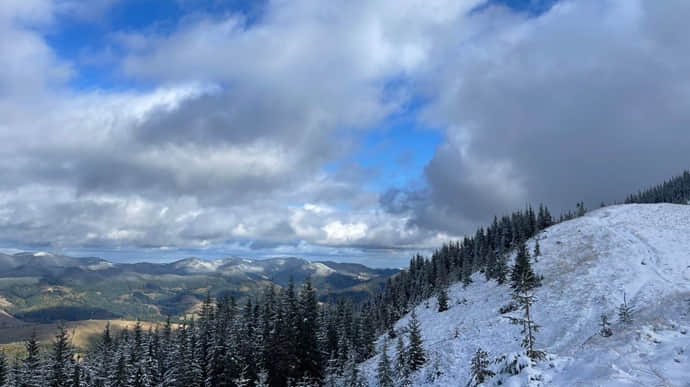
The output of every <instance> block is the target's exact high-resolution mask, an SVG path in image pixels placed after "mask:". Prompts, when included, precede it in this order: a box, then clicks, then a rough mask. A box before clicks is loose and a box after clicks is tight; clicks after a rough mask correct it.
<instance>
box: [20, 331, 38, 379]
mask: <svg viewBox="0 0 690 387" xmlns="http://www.w3.org/2000/svg"><path fill="white" fill-rule="evenodd" d="M24 349H25V350H26V357H25V358H24V361H23V362H22V365H21V369H20V374H19V376H20V377H21V379H22V386H25V387H42V386H43V385H44V384H43V374H44V368H43V363H42V361H41V353H40V351H41V350H40V345H39V343H38V340H36V330H34V331H33V332H32V333H31V337H29V339H28V340H27V341H26V343H24Z"/></svg>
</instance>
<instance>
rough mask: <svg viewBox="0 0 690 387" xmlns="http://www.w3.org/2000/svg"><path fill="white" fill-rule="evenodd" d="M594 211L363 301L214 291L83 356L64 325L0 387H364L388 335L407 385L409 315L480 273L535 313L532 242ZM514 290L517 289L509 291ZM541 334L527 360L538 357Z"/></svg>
mask: <svg viewBox="0 0 690 387" xmlns="http://www.w3.org/2000/svg"><path fill="white" fill-rule="evenodd" d="M688 182H690V174H689V173H688V172H685V173H684V174H683V175H682V176H681V177H678V178H675V179H672V180H671V181H669V182H666V183H664V184H663V185H660V186H658V187H654V188H652V189H650V190H648V191H644V192H640V193H638V194H636V195H631V196H630V197H629V198H628V199H627V201H629V202H646V201H656V200H659V201H665V200H669V201H673V202H682V201H687V199H686V198H687V196H688V195H690V190H688ZM584 213H585V208H584V203H578V204H577V210H576V211H575V212H569V213H567V214H564V215H561V216H560V218H557V219H556V218H553V217H552V215H551V213H550V211H549V209H548V208H547V207H546V206H543V205H540V206H539V208H538V209H537V210H536V211H535V210H534V209H533V208H532V207H527V208H526V209H524V210H521V211H516V212H514V213H512V214H511V215H506V216H503V217H500V218H498V217H496V218H494V219H493V222H492V223H491V224H490V225H489V226H488V227H482V228H479V229H478V230H477V231H476V232H475V233H474V235H472V236H468V237H465V238H464V239H462V240H460V241H453V242H448V243H446V244H444V245H443V246H442V247H441V248H439V249H438V250H436V251H435V252H434V253H433V254H432V255H431V257H429V258H426V257H424V256H421V255H416V256H414V257H413V258H412V259H411V260H410V265H409V267H408V268H407V269H406V270H402V271H400V273H398V274H397V275H395V276H393V277H391V278H389V279H388V280H387V282H386V284H385V286H383V288H382V289H381V291H379V292H378V293H376V294H375V295H374V296H372V297H370V298H369V299H367V300H365V301H364V302H361V303H354V302H353V301H351V300H349V299H347V298H343V299H339V300H337V301H334V302H326V303H319V302H318V300H317V297H316V292H315V290H314V288H313V287H312V284H311V282H310V280H309V279H307V280H305V281H304V283H302V284H301V285H300V286H297V285H296V284H295V283H294V282H293V281H291V282H290V283H289V285H288V286H287V287H285V288H277V287H275V286H271V287H267V288H266V289H264V290H263V292H261V294H259V295H256V296H255V297H250V298H248V299H247V300H246V302H245V301H243V302H242V304H241V305H240V304H238V303H237V301H236V300H235V299H234V298H232V297H227V296H224V297H220V298H218V299H213V297H212V296H211V295H210V294H209V295H208V296H207V298H206V300H205V301H204V303H203V306H202V308H201V311H200V312H199V313H198V315H196V316H194V317H191V318H185V319H183V320H182V321H181V322H180V324H179V327H176V326H174V325H173V324H172V323H171V321H170V320H168V321H167V322H166V323H165V324H161V325H160V326H159V327H158V328H156V329H153V330H148V331H144V330H143V329H142V327H141V325H139V324H137V326H135V327H134V328H133V329H132V330H124V331H122V332H119V333H118V334H116V335H115V334H113V333H112V332H111V331H110V329H109V327H106V330H105V331H104V332H103V334H102V336H101V338H100V339H99V341H98V344H97V346H96V348H93V349H92V350H90V351H88V352H87V353H84V354H80V355H78V356H77V355H75V349H74V348H73V347H72V345H71V343H70V340H69V335H68V332H67V331H66V330H65V329H64V328H60V329H59V331H58V333H57V335H56V337H55V340H54V342H53V343H52V347H51V349H50V350H48V351H45V353H44V352H43V351H41V350H40V347H39V345H38V343H37V342H36V340H35V338H32V339H29V340H28V341H27V342H26V345H25V346H26V355H25V356H24V357H22V358H8V357H7V356H5V355H4V354H3V355H0V385H4V386H27V387H33V386H44V385H50V386H55V387H63V386H102V387H106V386H113V387H114V386H137V387H138V386H146V387H149V386H184V387H189V386H272V387H282V386H321V385H327V386H359V385H365V383H366V382H365V381H364V379H363V378H361V377H360V376H359V375H358V367H357V364H358V363H360V362H362V361H364V360H366V359H368V358H370V357H371V356H372V355H374V354H375V353H376V352H377V351H381V350H382V349H381V348H375V346H374V341H375V339H376V338H377V337H378V336H379V335H380V334H383V333H387V337H388V339H390V340H392V341H393V343H392V345H395V346H396V348H397V350H396V351H395V353H396V357H395V358H393V359H389V358H388V356H387V354H386V355H385V356H381V362H380V364H379V384H380V385H382V386H388V385H396V386H397V385H404V384H406V383H408V380H409V379H408V376H409V375H410V373H413V372H414V371H415V370H417V369H418V368H419V367H420V366H421V364H423V363H424V361H425V356H424V352H423V349H422V345H421V344H422V341H423V337H421V336H420V334H419V328H418V325H417V322H416V318H415V317H414V313H413V316H412V319H411V321H410V324H409V325H408V326H407V329H397V330H396V329H395V328H394V324H395V322H396V321H398V320H399V319H400V317H401V316H403V315H405V314H406V313H408V312H410V311H411V310H412V307H413V306H415V305H418V304H419V303H420V302H422V301H423V300H425V299H427V298H429V297H432V296H437V297H438V300H439V313H442V312H443V311H444V308H445V309H447V308H448V305H447V304H448V302H449V300H448V296H447V294H446V289H447V287H448V286H449V285H450V284H452V283H456V282H462V283H463V284H464V285H468V284H470V283H471V282H472V280H473V279H472V275H473V274H475V273H477V272H481V273H482V274H483V277H484V279H485V280H487V281H488V280H492V281H497V282H498V283H499V284H506V285H510V287H511V288H512V291H513V292H514V294H515V298H516V300H517V301H518V302H517V303H516V305H514V309H512V310H511V311H514V310H516V309H518V308H521V306H519V305H518V304H520V305H524V306H525V307H526V310H527V316H529V305H530V302H532V301H531V300H530V299H529V295H528V294H526V293H525V291H526V290H529V289H531V288H533V287H536V286H539V284H540V276H539V274H538V273H534V272H532V269H531V267H530V260H531V259H532V258H531V256H538V255H539V250H538V249H539V243H538V239H537V241H536V246H535V249H534V251H533V252H530V251H528V250H527V248H526V244H525V242H526V241H527V240H528V239H530V238H532V237H534V236H535V235H537V234H538V233H539V232H540V231H541V230H543V229H545V228H547V227H550V226H551V225H553V224H555V223H557V222H560V221H563V220H567V219H570V218H572V217H576V216H581V215H584ZM515 250H516V251H517V254H516V259H515V264H514V265H509V262H508V256H509V253H510V252H511V251H515ZM474 278H475V280H476V279H477V278H478V277H477V276H475V277H474ZM506 291H507V292H508V291H511V290H510V289H509V288H508V286H506ZM516 323H519V324H526V325H525V326H528V327H531V325H530V324H532V321H529V317H527V320H524V319H516ZM531 335H532V333H531V329H530V336H531ZM530 336H528V337H527V338H526V340H527V344H526V347H525V348H526V349H527V353H528V356H530V357H531V356H532V355H533V356H535V357H538V356H540V353H538V351H536V350H534V349H533V348H532V345H533V340H532V341H530V340H529V337H530ZM532 339H533V338H532ZM384 348H388V343H385V346H384ZM383 351H384V353H385V350H383ZM484 357H485V355H484V354H483V353H482V352H481V351H479V350H478V352H477V355H476V359H475V360H474V361H475V362H476V363H477V367H478V368H477V372H479V373H481V372H483V371H482V369H481V365H482V364H483V363H484V362H485V359H484Z"/></svg>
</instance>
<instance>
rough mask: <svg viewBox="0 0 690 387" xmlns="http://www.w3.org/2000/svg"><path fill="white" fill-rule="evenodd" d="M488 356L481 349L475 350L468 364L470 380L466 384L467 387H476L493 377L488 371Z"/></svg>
mask: <svg viewBox="0 0 690 387" xmlns="http://www.w3.org/2000/svg"><path fill="white" fill-rule="evenodd" d="M489 364H490V362H489V354H488V353H486V352H485V351H483V350H482V349H481V348H477V352H475V354H474V357H472V362H471V364H470V380H469V382H468V383H467V386H468V387H476V386H479V385H480V384H482V383H484V382H485V381H486V379H487V378H490V377H492V376H494V375H495V373H494V372H493V371H491V370H490V369H489Z"/></svg>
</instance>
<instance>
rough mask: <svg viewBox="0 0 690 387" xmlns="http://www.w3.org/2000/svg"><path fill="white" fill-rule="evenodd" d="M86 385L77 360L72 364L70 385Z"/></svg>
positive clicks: (73, 386) (74, 386) (81, 386)
mask: <svg viewBox="0 0 690 387" xmlns="http://www.w3.org/2000/svg"><path fill="white" fill-rule="evenodd" d="M85 385H86V381H85V380H83V378H82V370H81V366H80V365H79V362H77V363H76V364H75V365H74V371H72V387H83V386H85Z"/></svg>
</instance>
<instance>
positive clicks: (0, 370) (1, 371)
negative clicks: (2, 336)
mask: <svg viewBox="0 0 690 387" xmlns="http://www.w3.org/2000/svg"><path fill="white" fill-rule="evenodd" d="M9 381H10V366H9V364H8V363H7V356H5V351H0V386H4V385H5V384H7V383H9Z"/></svg>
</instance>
